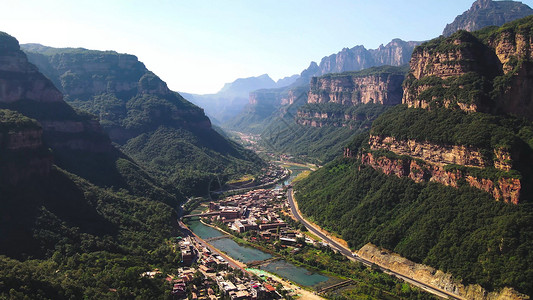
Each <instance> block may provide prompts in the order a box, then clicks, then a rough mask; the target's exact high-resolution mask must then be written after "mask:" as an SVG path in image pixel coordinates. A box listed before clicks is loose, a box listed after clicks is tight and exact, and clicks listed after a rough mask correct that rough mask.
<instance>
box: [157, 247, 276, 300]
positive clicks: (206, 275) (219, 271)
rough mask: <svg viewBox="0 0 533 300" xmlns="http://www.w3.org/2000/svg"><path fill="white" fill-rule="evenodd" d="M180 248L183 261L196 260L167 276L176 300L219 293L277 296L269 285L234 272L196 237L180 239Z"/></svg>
mask: <svg viewBox="0 0 533 300" xmlns="http://www.w3.org/2000/svg"><path fill="white" fill-rule="evenodd" d="M179 247H180V250H181V253H182V258H183V263H184V264H189V265H190V263H192V262H196V265H195V266H196V267H195V268H193V267H183V268H180V269H179V272H178V274H177V275H175V276H169V277H168V278H167V280H168V281H169V282H171V283H172V284H173V289H172V295H173V296H174V298H175V299H184V298H185V297H187V296H190V299H205V300H215V299H220V298H221V296H222V295H226V296H228V297H229V298H230V299H232V300H244V299H247V300H248V299H277V298H279V295H278V294H277V292H276V289H275V288H273V287H272V285H271V284H268V283H262V282H259V281H257V280H253V279H251V278H250V276H249V275H248V274H246V273H245V272H234V270H233V269H232V268H230V267H229V264H228V261H226V259H224V258H223V257H222V256H221V255H219V254H216V253H212V252H211V250H209V248H207V247H205V246H204V245H202V244H201V243H199V242H198V241H197V240H196V239H194V238H191V237H186V238H183V239H181V240H180V241H179ZM184 255H186V256H184ZM189 255H192V256H191V257H189ZM198 272H199V273H200V274H201V276H202V280H200V282H198V281H199V280H198V279H195V278H197V277H198V275H199V273H198ZM215 287H216V288H215ZM187 288H188V289H189V293H188V292H187ZM215 290H217V291H218V292H216V291H215Z"/></svg>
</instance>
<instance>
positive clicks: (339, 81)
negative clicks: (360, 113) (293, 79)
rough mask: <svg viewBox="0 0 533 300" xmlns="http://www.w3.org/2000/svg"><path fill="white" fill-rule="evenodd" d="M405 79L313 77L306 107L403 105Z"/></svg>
mask: <svg viewBox="0 0 533 300" xmlns="http://www.w3.org/2000/svg"><path fill="white" fill-rule="evenodd" d="M404 77H405V76H404V75H402V74H391V73H381V74H376V75H368V76H358V75H356V74H350V73H342V74H336V75H335V76H323V77H313V78H312V80H311V83H310V91H309V95H308V99H307V103H327V102H333V103H340V104H344V105H357V104H361V103H365V104H366V103H378V104H383V105H396V104H400V103H401V99H402V82H403V80H404Z"/></svg>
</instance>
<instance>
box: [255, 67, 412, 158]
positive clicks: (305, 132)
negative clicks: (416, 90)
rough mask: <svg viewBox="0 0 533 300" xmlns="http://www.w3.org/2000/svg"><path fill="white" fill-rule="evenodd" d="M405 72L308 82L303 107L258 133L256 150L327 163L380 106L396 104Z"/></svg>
mask: <svg viewBox="0 0 533 300" xmlns="http://www.w3.org/2000/svg"><path fill="white" fill-rule="evenodd" d="M407 70H408V66H407V65H406V66H402V67H393V66H380V67H372V68H369V69H365V70H362V71H356V72H343V73H332V74H326V75H323V76H320V77H313V78H312V80H311V84H310V91H309V93H308V94H307V103H306V104H304V105H301V106H296V105H294V104H293V105H291V106H289V107H290V109H288V110H287V112H288V113H286V114H285V115H283V118H278V119H276V120H275V121H272V122H270V123H269V125H268V126H267V127H266V129H265V130H264V131H263V132H262V133H261V144H262V145H263V146H265V147H266V148H267V149H268V150H269V151H271V152H280V153H285V154H291V155H293V156H295V157H296V158H297V159H299V160H303V161H310V162H315V163H319V164H322V163H324V162H328V161H331V160H332V159H333V158H335V157H336V156H338V155H340V154H341V153H342V148H343V147H344V146H345V145H346V144H347V143H348V142H349V141H350V140H351V139H352V138H353V136H354V135H356V134H358V133H360V132H362V131H366V130H368V129H369V128H370V125H371V124H372V121H373V120H374V119H375V118H376V117H378V116H379V115H380V114H381V113H383V112H384V111H385V110H386V106H392V105H396V104H399V103H401V99H402V95H403V90H402V82H403V80H404V78H405V74H406V73H407ZM302 95H305V94H303V93H302ZM302 98H303V96H302Z"/></svg>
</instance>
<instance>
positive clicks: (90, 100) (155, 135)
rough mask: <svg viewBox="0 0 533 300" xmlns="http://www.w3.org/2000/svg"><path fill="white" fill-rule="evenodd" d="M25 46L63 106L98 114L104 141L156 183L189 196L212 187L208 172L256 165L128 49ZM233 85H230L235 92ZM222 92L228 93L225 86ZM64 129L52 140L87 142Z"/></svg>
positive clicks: (226, 173)
mask: <svg viewBox="0 0 533 300" xmlns="http://www.w3.org/2000/svg"><path fill="white" fill-rule="evenodd" d="M24 49H25V51H26V53H27V54H28V57H29V59H30V60H31V61H32V62H33V63H35V64H36V65H38V67H39V68H41V69H42V70H43V72H45V75H46V76H48V77H49V78H51V79H52V80H53V81H54V82H58V84H59V85H60V88H61V90H62V91H63V92H64V94H65V99H66V100H67V101H68V103H69V104H71V105H73V106H75V107H76V108H78V109H81V110H84V111H87V112H89V113H92V114H93V115H95V116H97V117H98V119H99V122H100V124H102V127H103V130H104V131H105V132H106V133H107V134H108V135H109V137H110V138H111V140H112V141H113V142H115V143H117V144H118V145H119V146H120V147H121V150H122V151H124V152H125V154H127V155H128V156H130V157H132V158H134V159H136V160H138V161H139V162H142V163H143V164H144V165H146V166H148V167H149V169H150V170H151V172H152V174H153V175H155V176H157V177H158V180H160V181H162V182H164V181H167V180H170V181H172V182H171V183H170V184H169V185H172V186H178V189H179V190H181V191H185V192H186V193H188V194H193V193H194V194H203V193H205V191H207V190H209V189H210V188H211V187H210V186H209V185H210V184H211V182H213V181H212V180H211V177H212V176H215V175H213V174H217V175H218V176H219V178H220V179H221V181H223V180H224V179H226V178H228V177H230V176H240V175H239V174H242V173H254V172H256V171H257V170H259V169H260V167H261V165H262V161H261V159H260V158H258V157H257V156H256V155H255V154H254V153H252V152H250V151H247V150H245V149H244V148H242V146H240V145H238V144H235V143H233V142H231V141H229V140H228V139H227V138H225V137H224V136H222V135H221V134H219V133H218V132H217V131H215V130H214V129H213V128H212V126H211V121H210V119H209V118H208V117H207V116H206V115H205V113H204V111H203V109H201V108H199V107H198V106H196V105H194V104H192V103H191V102H189V101H187V100H186V99H185V98H183V97H182V96H181V95H180V94H179V93H176V92H173V91H171V90H169V88H168V87H167V85H166V83H165V82H164V81H163V80H161V79H160V78H159V77H158V76H157V75H155V74H154V73H152V72H151V71H149V70H148V69H147V68H146V67H145V66H144V64H143V63H142V62H140V61H139V60H138V59H137V57H135V56H133V55H129V54H120V53H117V52H114V51H96V50H87V49H82V48H61V49H59V48H51V47H46V46H42V45H36V44H29V45H25V46H24ZM263 79H265V78H261V79H260V80H259V81H263ZM266 79H267V81H268V79H269V78H266ZM241 83H242V82H241ZM237 85H238V86H237V87H236V88H235V89H234V90H239V88H238V87H239V84H237ZM244 85H246V84H244ZM240 87H242V86H240ZM224 91H225V92H227V93H229V94H231V91H230V90H229V88H228V89H225V90H224ZM73 121H76V120H73ZM42 124H43V128H45V130H46V128H54V129H55V130H59V129H61V128H62V129H65V130H73V129H74V128H80V129H81V128H90V127H91V126H93V125H97V124H98V122H93V123H92V124H87V123H83V124H77V123H71V124H68V126H61V125H60V124H56V123H46V122H43V123H42ZM65 130H63V131H62V132H61V133H62V134H61V135H58V136H56V139H57V142H56V143H58V144H59V143H62V144H66V145H69V146H71V147H72V146H80V147H86V146H85V145H84V144H83V143H82V141H77V142H75V143H73V142H71V141H69V140H68V139H67V138H68V137H69V136H71V135H73V133H71V132H67V131H65ZM185 170H194V172H189V171H185ZM217 182H218V181H217ZM212 188H215V187H212Z"/></svg>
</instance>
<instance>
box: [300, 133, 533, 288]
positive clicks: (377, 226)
mask: <svg viewBox="0 0 533 300" xmlns="http://www.w3.org/2000/svg"><path fill="white" fill-rule="evenodd" d="M428 127H429V126H428ZM360 140H362V139H361V138H360ZM296 198H297V199H298V203H299V205H300V209H301V211H302V212H303V213H304V214H305V215H307V216H309V217H312V218H313V219H314V220H315V221H316V222H317V224H318V225H320V226H321V227H323V228H325V229H326V230H330V231H332V232H335V233H339V234H341V236H342V237H343V239H345V240H347V241H348V243H349V245H350V247H353V248H356V249H358V248H360V247H362V246H363V245H365V244H366V243H368V242H372V243H374V244H376V245H378V246H381V247H384V248H387V249H391V250H393V251H395V252H397V253H399V254H401V255H402V256H405V257H407V258H409V259H411V260H413V261H415V262H420V263H424V264H428V265H430V266H433V267H435V268H437V269H440V270H443V271H445V272H451V273H452V274H454V275H455V276H456V277H457V278H459V279H462V280H463V282H464V283H480V284H481V285H482V286H484V287H485V288H487V289H489V290H493V289H499V288H502V287H504V286H511V287H514V288H516V289H517V290H518V291H521V292H523V293H526V294H531V293H532V292H533V286H532V285H531V282H533V271H532V270H531V268H530V266H531V265H532V264H533V254H532V253H533V252H531V251H530V250H529V249H532V247H533V244H532V239H531V237H532V236H533V206H532V205H531V204H530V203H523V204H519V205H509V204H505V203H500V202H495V201H494V199H493V198H492V197H491V196H490V195H489V194H487V193H485V192H481V191H479V190H477V189H473V188H469V187H467V186H462V187H460V188H459V189H455V188H451V187H446V186H443V185H440V184H436V183H428V184H416V183H414V182H413V181H412V180H410V179H407V178H397V177H395V176H390V177H389V176H386V175H384V174H382V173H381V172H378V171H375V170H373V169H372V168H370V167H366V166H362V165H359V164H358V163H356V162H354V161H353V160H350V159H338V160H335V161H333V162H331V163H329V164H327V165H326V166H324V167H323V168H321V169H319V170H318V171H316V172H313V173H312V174H311V175H310V176H309V177H307V178H306V179H303V180H302V181H300V182H298V183H296Z"/></svg>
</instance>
